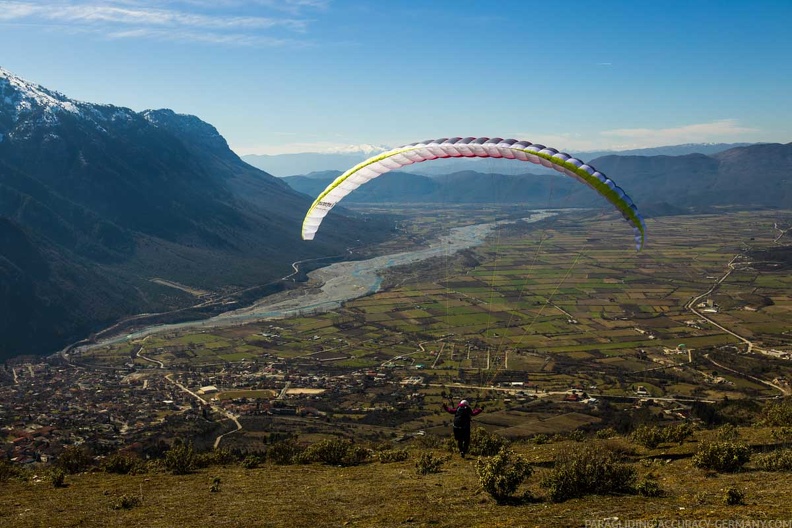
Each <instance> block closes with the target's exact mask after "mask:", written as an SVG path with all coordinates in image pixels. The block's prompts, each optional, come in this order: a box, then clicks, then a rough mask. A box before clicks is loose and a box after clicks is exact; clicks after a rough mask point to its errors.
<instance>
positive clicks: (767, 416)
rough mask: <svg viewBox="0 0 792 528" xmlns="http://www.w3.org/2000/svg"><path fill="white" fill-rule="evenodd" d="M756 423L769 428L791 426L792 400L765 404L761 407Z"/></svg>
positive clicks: (785, 399) (787, 399)
mask: <svg viewBox="0 0 792 528" xmlns="http://www.w3.org/2000/svg"><path fill="white" fill-rule="evenodd" d="M758 423H759V425H766V426H771V427H789V426H792V398H784V399H783V400H780V401H771V402H767V403H766V404H765V405H764V407H762V412H761V413H760V415H759V420H758Z"/></svg>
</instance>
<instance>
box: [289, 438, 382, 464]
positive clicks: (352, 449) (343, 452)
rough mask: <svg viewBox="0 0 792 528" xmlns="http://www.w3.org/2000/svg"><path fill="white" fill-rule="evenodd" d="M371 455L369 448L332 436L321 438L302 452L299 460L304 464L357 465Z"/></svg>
mask: <svg viewBox="0 0 792 528" xmlns="http://www.w3.org/2000/svg"><path fill="white" fill-rule="evenodd" d="M368 457H369V452H368V450H367V449H365V448H363V447H361V446H358V445H355V444H354V443H353V442H351V441H349V440H344V439H342V438H331V439H327V440H320V441H319V442H316V443H315V444H312V445H311V446H309V447H308V448H307V449H306V450H305V451H303V452H302V453H300V455H298V457H297V461H299V462H300V463H302V464H310V463H311V462H320V463H322V464H327V465H331V466H356V465H358V464H362V463H363V462H365V461H366V460H367V459H368Z"/></svg>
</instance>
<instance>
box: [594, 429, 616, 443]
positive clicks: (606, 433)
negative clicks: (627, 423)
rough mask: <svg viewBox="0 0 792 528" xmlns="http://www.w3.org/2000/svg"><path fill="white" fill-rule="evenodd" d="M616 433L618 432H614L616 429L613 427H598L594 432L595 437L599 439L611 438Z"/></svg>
mask: <svg viewBox="0 0 792 528" xmlns="http://www.w3.org/2000/svg"><path fill="white" fill-rule="evenodd" d="M617 435H618V433H617V432H616V429H614V428H613V427H606V428H605V429H600V430H599V431H597V432H596V434H595V436H596V437H597V438H599V439H600V440H606V439H608V438H613V437H614V436H617Z"/></svg>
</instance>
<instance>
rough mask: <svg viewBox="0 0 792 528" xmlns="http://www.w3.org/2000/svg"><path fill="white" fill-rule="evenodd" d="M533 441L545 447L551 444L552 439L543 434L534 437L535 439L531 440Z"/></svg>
mask: <svg viewBox="0 0 792 528" xmlns="http://www.w3.org/2000/svg"><path fill="white" fill-rule="evenodd" d="M531 440H532V441H533V443H534V444H536V445H543V444H549V443H550V437H549V436H547V435H546V434H543V433H539V434H538V435H534V436H533V438H531Z"/></svg>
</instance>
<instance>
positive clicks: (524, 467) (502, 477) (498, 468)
mask: <svg viewBox="0 0 792 528" xmlns="http://www.w3.org/2000/svg"><path fill="white" fill-rule="evenodd" d="M476 472H477V473H478V477H479V483H481V487H482V488H484V491H486V492H487V493H489V494H490V496H492V498H494V499H495V500H496V501H498V502H499V503H500V502H503V501H504V500H505V499H507V498H509V497H510V496H512V495H513V494H514V492H515V491H517V488H518V487H519V486H520V484H522V483H523V481H524V480H525V479H527V478H528V477H530V476H531V474H532V473H533V468H532V467H531V466H530V465H529V464H528V461H526V460H525V459H524V458H523V457H521V456H519V455H515V454H514V452H513V451H511V450H510V449H507V448H505V447H504V448H501V450H500V451H499V452H498V454H497V455H495V456H493V457H490V458H479V459H478V460H477V461H476Z"/></svg>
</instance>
